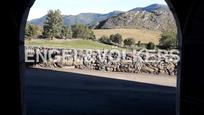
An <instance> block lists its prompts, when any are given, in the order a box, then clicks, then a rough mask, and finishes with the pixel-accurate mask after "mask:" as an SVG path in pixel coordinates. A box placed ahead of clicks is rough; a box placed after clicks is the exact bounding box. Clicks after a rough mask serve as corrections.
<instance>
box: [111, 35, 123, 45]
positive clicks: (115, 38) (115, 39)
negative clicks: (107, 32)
mask: <svg viewBox="0 0 204 115" xmlns="http://www.w3.org/2000/svg"><path fill="white" fill-rule="evenodd" d="M110 40H111V41H112V42H113V43H116V44H118V45H119V44H122V42H123V38H122V35H121V34H119V33H117V34H115V35H113V34H112V35H111V36H110Z"/></svg>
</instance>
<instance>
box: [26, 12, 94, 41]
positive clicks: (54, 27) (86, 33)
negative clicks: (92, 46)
mask: <svg viewBox="0 0 204 115" xmlns="http://www.w3.org/2000/svg"><path fill="white" fill-rule="evenodd" d="M37 31H40V30H39V27H37V26H35V25H32V24H27V25H26V29H25V38H27V39H31V38H35V37H39V36H37V35H39V34H38V32H37ZM41 34H42V35H41V36H40V37H42V38H45V39H51V40H52V39H53V38H58V39H70V38H77V39H92V40H95V39H96V37H95V35H94V32H93V31H92V30H91V29H89V28H88V27H87V26H85V25H82V24H75V25H72V26H66V25H64V21H63V17H62V15H61V12H60V10H49V11H48V13H47V17H46V21H45V22H44V24H43V29H42V30H41Z"/></svg>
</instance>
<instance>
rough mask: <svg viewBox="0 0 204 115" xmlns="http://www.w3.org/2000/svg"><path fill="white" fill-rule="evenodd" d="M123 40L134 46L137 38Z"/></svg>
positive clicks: (125, 43)
mask: <svg viewBox="0 0 204 115" xmlns="http://www.w3.org/2000/svg"><path fill="white" fill-rule="evenodd" d="M123 42H124V45H125V46H132V45H134V44H135V40H134V39H133V38H127V39H125V40H124V41H123Z"/></svg>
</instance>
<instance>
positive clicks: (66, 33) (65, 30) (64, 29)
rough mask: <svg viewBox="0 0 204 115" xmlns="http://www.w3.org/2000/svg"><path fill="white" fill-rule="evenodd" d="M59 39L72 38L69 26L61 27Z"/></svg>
mask: <svg viewBox="0 0 204 115" xmlns="http://www.w3.org/2000/svg"><path fill="white" fill-rule="evenodd" d="M60 38H62V39H67V38H72V31H71V28H70V27H69V26H62V29H61V33H60Z"/></svg>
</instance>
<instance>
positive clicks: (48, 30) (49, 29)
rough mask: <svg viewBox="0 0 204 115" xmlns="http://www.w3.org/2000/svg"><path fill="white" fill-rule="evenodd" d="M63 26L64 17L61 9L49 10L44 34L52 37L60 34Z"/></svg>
mask: <svg viewBox="0 0 204 115" xmlns="http://www.w3.org/2000/svg"><path fill="white" fill-rule="evenodd" d="M62 26H63V18H62V15H61V12H60V10H55V11H54V10H49V11H48V14H47V18H46V21H45V22H44V26H43V36H44V37H46V38H50V39H53V38H54V37H56V36H60V33H61V30H62Z"/></svg>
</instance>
